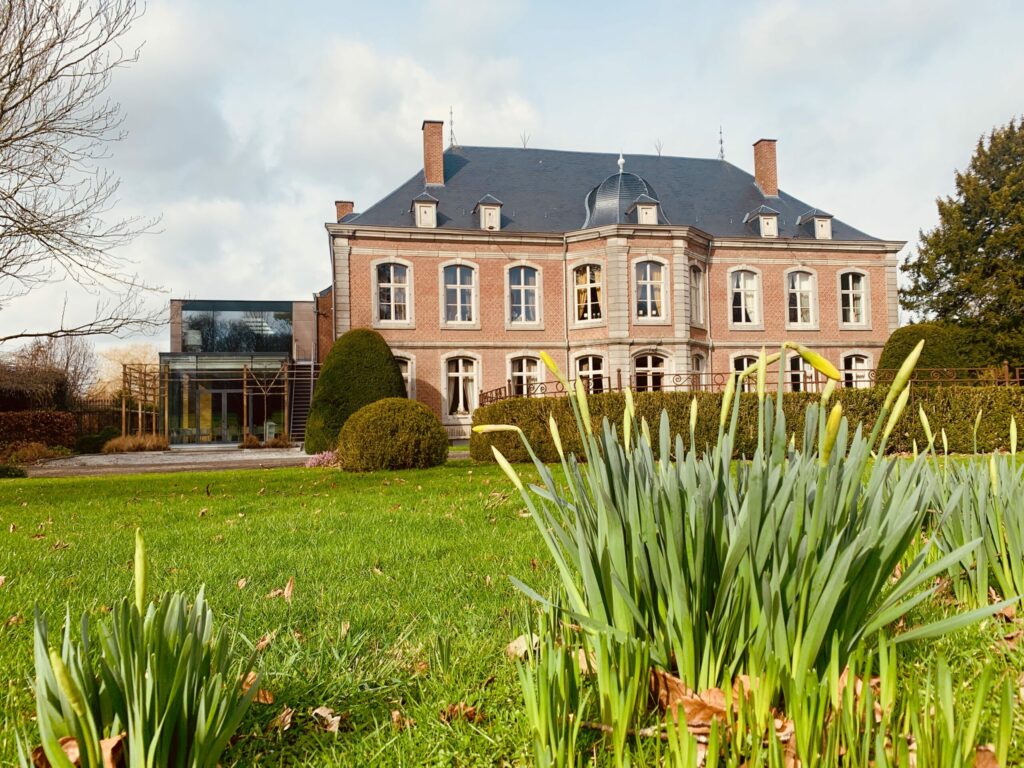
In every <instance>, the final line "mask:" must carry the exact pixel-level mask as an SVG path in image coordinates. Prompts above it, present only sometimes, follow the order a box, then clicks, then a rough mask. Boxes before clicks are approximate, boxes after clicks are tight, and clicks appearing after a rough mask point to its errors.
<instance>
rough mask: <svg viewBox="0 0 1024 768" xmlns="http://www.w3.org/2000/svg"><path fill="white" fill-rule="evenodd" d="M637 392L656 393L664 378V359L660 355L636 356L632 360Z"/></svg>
mask: <svg viewBox="0 0 1024 768" xmlns="http://www.w3.org/2000/svg"><path fill="white" fill-rule="evenodd" d="M633 370H634V373H635V377H634V378H635V381H636V391H637V392H657V391H658V390H660V389H661V385H662V380H663V379H664V376H665V358H664V357H662V356H661V355H637V356H636V357H635V358H634V360H633Z"/></svg>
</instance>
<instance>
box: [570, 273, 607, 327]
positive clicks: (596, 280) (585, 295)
mask: <svg viewBox="0 0 1024 768" xmlns="http://www.w3.org/2000/svg"><path fill="white" fill-rule="evenodd" d="M573 274H574V275H575V282H576V319H577V320H600V319H601V267H599V266H598V265H597V264H584V265H583V266H582V267H576V269H574V270H573Z"/></svg>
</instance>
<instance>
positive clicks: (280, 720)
mask: <svg viewBox="0 0 1024 768" xmlns="http://www.w3.org/2000/svg"><path fill="white" fill-rule="evenodd" d="M258 698H259V696H258V695H257V699H258ZM294 714H295V710H294V709H292V708H291V707H289V706H288V705H287V704H286V705H285V706H284V707H282V708H281V711H280V712H278V713H277V715H275V716H274V719H273V720H271V721H270V725H268V726H267V730H268V731H281V732H282V733H283V732H284V731H287V730H288V729H289V728H291V727H292V715H294Z"/></svg>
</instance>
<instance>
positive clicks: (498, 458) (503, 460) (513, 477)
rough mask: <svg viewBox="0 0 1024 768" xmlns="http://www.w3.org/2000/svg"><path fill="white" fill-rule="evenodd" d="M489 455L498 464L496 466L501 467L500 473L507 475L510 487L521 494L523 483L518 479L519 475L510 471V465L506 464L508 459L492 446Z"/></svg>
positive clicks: (512, 470)
mask: <svg viewBox="0 0 1024 768" xmlns="http://www.w3.org/2000/svg"><path fill="white" fill-rule="evenodd" d="M491 453H493V454H494V460H495V461H496V462H498V466H499V467H501V469H502V471H503V472H504V473H505V474H506V475H508V479H509V480H511V481H512V485H514V486H515V487H516V489H517V490H519V491H520V492H522V490H523V481H522V480H520V479H519V473H518V472H516V471H515V470H514V469H512V465H511V464H509V463H508V459H506V458H505V456H504V455H503V454H502V452H501V451H499V450H498V449H497V448H495V447H494V446H493V445H492V446H491Z"/></svg>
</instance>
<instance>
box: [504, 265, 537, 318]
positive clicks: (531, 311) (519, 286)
mask: <svg viewBox="0 0 1024 768" xmlns="http://www.w3.org/2000/svg"><path fill="white" fill-rule="evenodd" d="M508 290H509V297H508V298H509V304H508V306H509V314H510V317H509V320H510V321H511V322H513V323H536V322H537V270H536V269H534V268H533V267H512V269H510V270H509V271H508Z"/></svg>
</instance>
